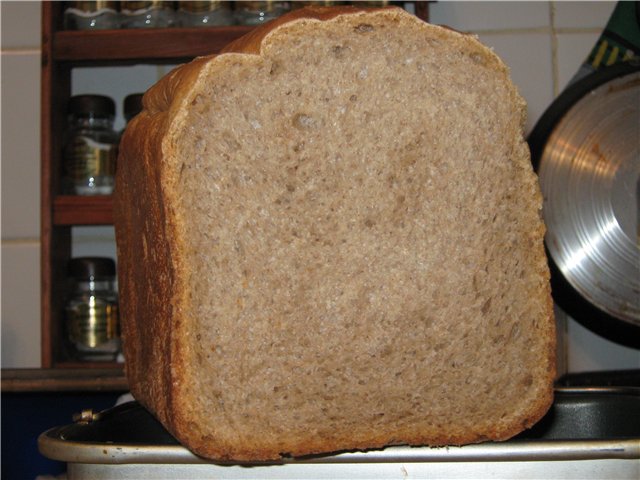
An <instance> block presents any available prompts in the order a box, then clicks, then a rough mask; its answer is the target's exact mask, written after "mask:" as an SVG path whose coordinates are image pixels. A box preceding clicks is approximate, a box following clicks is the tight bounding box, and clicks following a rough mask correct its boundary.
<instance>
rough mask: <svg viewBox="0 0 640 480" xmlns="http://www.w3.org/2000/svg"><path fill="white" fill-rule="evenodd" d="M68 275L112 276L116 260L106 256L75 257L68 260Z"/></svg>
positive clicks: (83, 276)
mask: <svg viewBox="0 0 640 480" xmlns="http://www.w3.org/2000/svg"><path fill="white" fill-rule="evenodd" d="M67 270H68V273H69V276H71V277H73V278H78V279H81V278H87V279H88V278H92V277H93V278H96V277H114V276H115V274H116V262H114V261H113V259H111V258H107V257H77V258H72V259H71V260H69V263H68V265H67Z"/></svg>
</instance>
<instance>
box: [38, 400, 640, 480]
mask: <svg viewBox="0 0 640 480" xmlns="http://www.w3.org/2000/svg"><path fill="white" fill-rule="evenodd" d="M38 444H39V448H40V451H41V453H42V454H43V455H45V456H46V457H48V458H51V459H54V460H59V461H63V462H67V464H68V471H67V477H68V479H69V480H73V479H76V478H95V479H107V478H125V479H127V478H155V479H169V478H203V479H206V478H218V479H225V478H229V479H248V478H252V479H258V478H259V479H267V478H271V479H289V478H297V479H305V478H313V479H324V478H326V479H337V478H349V479H359V478H386V479H390V478H398V479H407V478H412V479H413V478H434V477H437V478H471V477H473V478H510V479H515V478H543V477H544V478H547V479H553V478H563V479H570V478H630V479H634V480H637V479H638V478H640V389H638V388H558V389H557V390H556V397H555V401H554V404H553V406H552V408H551V410H550V411H549V412H548V414H547V415H546V416H545V417H544V418H543V419H542V420H541V421H540V422H539V423H538V424H536V425H535V426H534V427H533V428H532V429H530V430H528V431H526V432H523V433H522V434H521V435H519V436H518V437H516V438H514V439H512V440H509V441H507V442H499V443H497V442H488V443H483V444H477V445H468V446H464V447H440V448H429V447H420V448H414V447H390V448H386V449H383V450H375V451H368V452H344V453H339V454H335V455H327V456H313V457H305V458H295V459H285V460H283V461H281V462H269V463H262V464H251V465H249V464H242V465H238V464H228V463H227V464H222V463H215V462H211V461H208V460H205V459H202V458H200V457H198V456H196V455H194V454H193V453H191V452H190V451H189V450H187V449H186V448H184V447H182V446H181V445H180V444H179V443H178V442H177V441H176V440H175V439H174V438H173V437H172V436H171V435H170V434H169V433H168V432H167V431H166V430H165V429H164V428H163V427H162V426H161V425H160V423H158V422H157V421H156V420H155V418H154V417H153V416H152V415H151V414H149V412H147V410H145V409H144V408H143V407H141V406H140V405H139V404H138V403H136V402H130V403H127V404H123V405H120V406H117V407H114V408H112V409H109V410H106V411H103V412H100V413H98V414H94V413H92V412H89V411H87V412H83V414H82V415H80V416H79V419H78V421H76V423H73V424H70V425H66V426H62V427H56V428H53V429H51V430H49V431H47V432H45V433H43V434H42V435H41V436H40V438H39V439H38Z"/></svg>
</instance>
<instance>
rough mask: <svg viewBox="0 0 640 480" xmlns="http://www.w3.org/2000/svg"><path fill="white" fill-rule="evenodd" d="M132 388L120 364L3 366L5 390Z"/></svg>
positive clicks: (121, 389) (113, 389) (118, 390)
mask: <svg viewBox="0 0 640 480" xmlns="http://www.w3.org/2000/svg"><path fill="white" fill-rule="evenodd" d="M128 389H129V387H128V384H127V379H126V378H125V376H124V372H123V370H122V366H120V368H117V369H116V368H86V367H85V368H77V369H57V368H56V369H46V368H34V369H3V370H2V393H6V392H14V393H18V392H65V391H66V392H69V391H83V392H86V391H114V392H126V391H127V390H128Z"/></svg>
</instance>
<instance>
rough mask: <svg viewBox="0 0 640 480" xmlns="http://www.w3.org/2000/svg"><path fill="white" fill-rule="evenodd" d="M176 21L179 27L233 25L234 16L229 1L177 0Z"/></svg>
mask: <svg viewBox="0 0 640 480" xmlns="http://www.w3.org/2000/svg"><path fill="white" fill-rule="evenodd" d="M178 23H179V25H180V26H181V27H214V26H223V25H233V24H234V18H233V12H232V10H231V5H230V2H221V1H219V0H208V1H194V2H179V3H178Z"/></svg>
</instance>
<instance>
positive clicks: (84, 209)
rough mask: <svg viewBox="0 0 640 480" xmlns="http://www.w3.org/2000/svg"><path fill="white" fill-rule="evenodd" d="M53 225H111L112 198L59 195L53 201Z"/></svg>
mask: <svg viewBox="0 0 640 480" xmlns="http://www.w3.org/2000/svg"><path fill="white" fill-rule="evenodd" d="M53 224H54V225H57V226H60V225H111V224H113V198H112V197H111V196H110V195H95V196H82V195H60V196H58V197H56V198H55V199H54V201H53Z"/></svg>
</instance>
